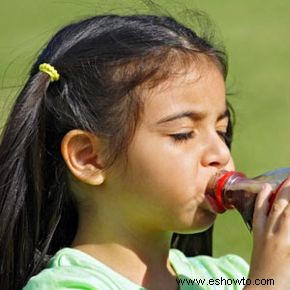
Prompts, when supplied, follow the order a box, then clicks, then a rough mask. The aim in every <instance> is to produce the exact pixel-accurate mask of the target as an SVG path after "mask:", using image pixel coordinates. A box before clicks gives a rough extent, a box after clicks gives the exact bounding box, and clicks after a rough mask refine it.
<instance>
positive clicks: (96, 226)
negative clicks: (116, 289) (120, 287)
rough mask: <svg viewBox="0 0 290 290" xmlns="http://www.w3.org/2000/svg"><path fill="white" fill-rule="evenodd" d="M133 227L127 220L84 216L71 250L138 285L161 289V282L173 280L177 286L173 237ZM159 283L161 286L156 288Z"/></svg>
mask: <svg viewBox="0 0 290 290" xmlns="http://www.w3.org/2000/svg"><path fill="white" fill-rule="evenodd" d="M113 220H114V221H115V222H112V221H113ZM116 220H117V221H118V222H116ZM132 224H134V223H128V220H126V219H125V218H119V219H112V218H111V219H110V218H104V219H100V218H97V219H96V218H93V217H92V215H90V214H87V215H84V214H83V215H81V216H80V220H79V228H78V232H77V234H76V237H75V239H74V241H73V243H72V247H74V248H77V249H79V250H81V251H83V252H85V253H87V254H89V255H91V256H93V257H95V258H96V259H98V260H99V261H101V262H102V263H104V264H106V265H107V266H109V267H110V268H112V269H113V270H115V271H116V272H118V273H120V274H122V275H123V276H125V277H127V278H128V279H129V280H131V281H133V282H135V283H136V284H138V285H143V286H145V285H147V287H148V285H150V287H148V288H150V289H158V287H160V288H161V289H162V288H164V284H162V285H160V283H162V281H166V283H169V281H171V282H170V283H171V285H173V283H172V281H173V280H174V283H175V285H176V282H175V278H174V276H175V273H174V271H173V269H172V267H171V266H170V263H169V260H168V253H169V248H170V242H171V236H172V234H171V233H169V232H161V231H148V230H145V229H144V228H143V227H141V226H139V227H138V228H135V227H133V226H131V225H132ZM132 269H134V271H132ZM156 281H158V283H159V285H158V286H157V285H156V287H155V286H154V287H153V286H152V285H153V284H154V283H155V284H156ZM164 283H165V282H164ZM160 288H159V289H160ZM166 289H174V288H171V287H168V288H166Z"/></svg>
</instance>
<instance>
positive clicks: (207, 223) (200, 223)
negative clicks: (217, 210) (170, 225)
mask: <svg viewBox="0 0 290 290" xmlns="http://www.w3.org/2000/svg"><path fill="white" fill-rule="evenodd" d="M215 218H216V215H215V214H214V213H211V212H208V211H207V213H206V214H203V213H199V214H197V215H196V216H195V218H194V222H189V223H187V224H186V225H184V226H183V227H182V228H179V230H175V231H174V232H176V233H179V234H196V233H200V232H204V231H206V230H208V229H209V228H210V227H211V226H212V225H213V223H214V221H215Z"/></svg>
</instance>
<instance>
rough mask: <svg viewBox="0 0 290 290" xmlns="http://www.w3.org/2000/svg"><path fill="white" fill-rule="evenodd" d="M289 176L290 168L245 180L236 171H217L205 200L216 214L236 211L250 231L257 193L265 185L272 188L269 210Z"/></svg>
mask: <svg viewBox="0 0 290 290" xmlns="http://www.w3.org/2000/svg"><path fill="white" fill-rule="evenodd" d="M289 175H290V168H281V169H278V170H273V171H269V172H266V173H264V174H261V175H259V176H257V177H254V178H247V177H246V176H245V175H244V174H243V173H241V172H237V171H219V172H217V174H216V175H215V176H214V177H213V178H212V179H211V180H210V182H209V184H208V187H207V190H206V198H207V200H208V202H209V203H210V205H211V208H212V209H213V210H214V211H215V212H216V213H223V212H225V211H226V210H228V209H234V208H235V209H237V210H238V211H239V213H240V214H241V216H242V217H243V219H244V221H245V223H246V225H247V227H248V228H249V230H251V229H252V220H253V213H254V206H255V200H256V195H257V193H258V192H260V190H261V189H262V187H263V185H264V184H265V183H269V184H270V185H271V186H272V189H273V192H272V196H271V197H270V199H269V210H270V209H271V206H272V204H273V202H274V199H275V196H276V193H277V192H278V190H279V189H280V187H281V186H282V184H283V182H284V181H285V180H286V178H287V177H288V176H289Z"/></svg>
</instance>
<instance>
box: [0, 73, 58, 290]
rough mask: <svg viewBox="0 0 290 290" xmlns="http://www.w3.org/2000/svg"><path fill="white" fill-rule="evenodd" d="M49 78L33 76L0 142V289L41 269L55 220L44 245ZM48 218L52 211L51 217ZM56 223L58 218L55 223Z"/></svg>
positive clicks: (15, 286) (20, 282)
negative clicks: (46, 120)
mask: <svg viewBox="0 0 290 290" xmlns="http://www.w3.org/2000/svg"><path fill="white" fill-rule="evenodd" d="M49 83H50V81H49V76H48V75H47V74H43V73H37V74H35V76H32V77H31V80H30V81H29V82H28V83H27V84H26V86H25V87H24V89H23V90H22V92H21V93H20V95H19V96H18V98H17V100H16V102H15V105H14V107H13V109H12V111H11V113H10V116H9V118H8V121H7V123H6V126H5V128H4V130H3V132H2V136H1V144H0V221H1V224H0V285H1V289H7V290H10V289H11V290H12V289H13V290H16V289H22V287H23V286H24V285H23V283H24V281H26V280H27V279H28V278H29V277H30V276H31V275H33V273H34V272H37V271H39V268H41V267H42V263H41V261H44V260H45V259H44V255H45V254H46V252H47V250H48V244H49V240H50V239H51V236H52V232H53V231H54V230H55V227H56V225H57V223H58V220H59V216H60V215H59V212H57V211H56V213H55V214H53V215H54V216H55V217H58V218H55V219H54V227H52V226H51V225H49V224H48V225H46V229H47V230H48V233H46V239H43V240H44V242H45V243H44V244H42V242H43V241H42V238H41V236H42V235H43V233H42V230H41V223H43V221H42V220H41V218H40V216H41V214H43V209H44V206H45V205H44V200H43V192H44V190H45V177H44V170H43V169H44V162H45V156H46V152H45V146H44V144H45V138H46V137H45V117H44V116H45V106H44V105H43V103H44V99H45V95H46V90H47V88H48V85H49ZM50 214H51V213H50ZM56 219H58V220H56Z"/></svg>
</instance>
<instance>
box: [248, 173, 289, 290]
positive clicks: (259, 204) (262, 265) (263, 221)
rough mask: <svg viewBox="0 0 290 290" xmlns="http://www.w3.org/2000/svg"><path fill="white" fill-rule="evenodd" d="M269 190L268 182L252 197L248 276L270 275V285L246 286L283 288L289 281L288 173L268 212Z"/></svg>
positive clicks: (264, 276) (263, 276) (268, 288)
mask: <svg viewBox="0 0 290 290" xmlns="http://www.w3.org/2000/svg"><path fill="white" fill-rule="evenodd" d="M271 191H272V188H271V186H270V185H265V187H264V188H263V189H262V191H261V192H260V193H259V194H258V196H257V199H256V204H255V211H254V218H253V238H254V242H253V251H252V258H251V265H250V273H249V278H250V279H251V280H252V282H253V281H254V280H255V279H273V280H274V285H272V286H269V285H268V286H254V287H253V286H251V287H250V288H249V289H260V288H261V289H264V290H266V289H267V290H270V289H279V290H286V289H289V285H290V177H289V178H288V179H287V180H286V181H285V183H284V184H283V186H282V187H281V188H280V190H279V192H278V194H277V197H276V199H275V201H274V203H273V206H272V208H271V210H270V212H269V215H268V214H267V213H268V208H269V202H268V200H269V197H270V195H271ZM259 287H260V288H259Z"/></svg>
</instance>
